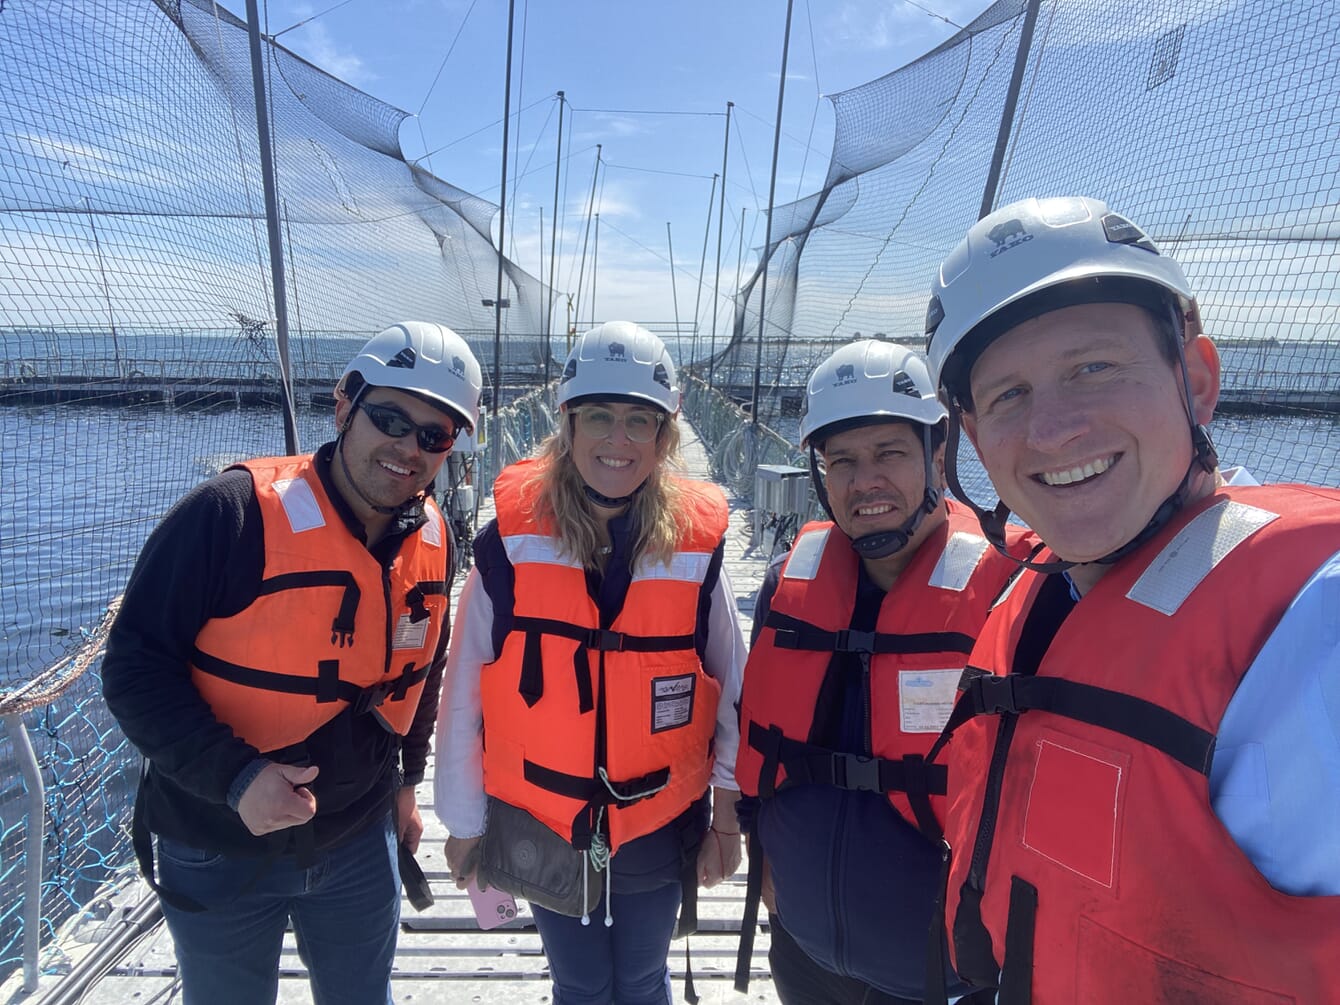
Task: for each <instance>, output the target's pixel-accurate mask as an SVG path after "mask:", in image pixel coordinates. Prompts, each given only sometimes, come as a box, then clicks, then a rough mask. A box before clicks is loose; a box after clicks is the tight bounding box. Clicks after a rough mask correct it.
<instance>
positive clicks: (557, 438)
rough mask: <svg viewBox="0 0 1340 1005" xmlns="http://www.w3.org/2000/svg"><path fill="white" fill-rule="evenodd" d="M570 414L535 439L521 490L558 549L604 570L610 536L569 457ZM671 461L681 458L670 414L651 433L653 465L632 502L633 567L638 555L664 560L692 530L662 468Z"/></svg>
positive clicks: (671, 480)
mask: <svg viewBox="0 0 1340 1005" xmlns="http://www.w3.org/2000/svg"><path fill="white" fill-rule="evenodd" d="M572 414H573V413H572V412H571V411H564V412H563V414H562V416H561V420H560V422H559V426H558V430H557V431H556V432H554V433H552V434H551V435H550V436H549V437H548V438H547V439H545V441H544V442H543V443H542V444H540V449H539V451H538V455H537V463H536V464H535V470H534V473H533V474H532V475H531V477H530V479H529V480H528V482H527V483H526V491H525V493H524V495H525V497H527V498H530V499H533V500H534V507H535V517H536V519H537V520H538V521H539V523H540V525H541V526H543V527H545V528H546V530H547V531H548V533H550V534H552V535H553V537H555V538H557V540H558V543H559V550H560V551H562V552H563V553H564V554H566V555H567V556H569V557H570V558H574V559H577V560H578V561H580V562H581V563H582V566H583V567H584V568H587V569H603V568H604V567H605V556H606V555H607V554H608V551H607V550H606V549H607V547H608V545H609V538H608V535H607V534H606V532H605V528H604V526H603V525H602V524H601V522H600V520H599V519H598V518H597V517H596V512H595V504H594V503H593V502H591V500H590V499H588V498H587V496H586V490H585V486H586V483H585V482H583V481H582V476H581V472H579V471H578V470H577V462H576V461H574V460H573V458H572V425H573V419H572ZM672 466H673V467H682V462H681V460H680V457H679V424H678V423H677V422H676V421H675V417H674V416H673V415H670V416H666V420H665V421H664V422H662V423H661V426H660V429H659V430H658V432H657V435H656V465H655V466H654V467H653V468H652V469H651V474H649V475H648V476H647V480H646V482H644V483H643V485H642V489H641V491H640V492H638V493H637V495H636V496H635V497H634V499H633V503H632V512H633V517H634V526H635V527H636V528H637V540H636V541H635V542H634V544H633V567H634V568H636V567H637V565H638V564H639V563H640V562H641V561H642V560H643V559H648V560H651V561H653V562H669V561H670V557H671V556H672V555H673V554H674V553H675V547H676V544H677V543H678V541H679V540H680V538H681V537H682V536H683V535H684V534H686V533H687V532H688V531H689V530H690V529H691V525H692V516H691V514H689V513H687V512H685V510H684V507H683V506H681V505H680V503H681V496H682V493H681V492H680V489H679V486H677V485H676V484H675V480H674V478H672V477H671V475H670V472H669V471H668V470H667V469H668V468H669V467H672Z"/></svg>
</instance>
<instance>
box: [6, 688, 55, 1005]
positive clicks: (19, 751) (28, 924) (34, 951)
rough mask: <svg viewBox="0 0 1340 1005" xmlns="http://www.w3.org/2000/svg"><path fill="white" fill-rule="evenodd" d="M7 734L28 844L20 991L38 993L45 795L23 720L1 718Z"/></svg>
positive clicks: (18, 715) (21, 718) (13, 717)
mask: <svg viewBox="0 0 1340 1005" xmlns="http://www.w3.org/2000/svg"><path fill="white" fill-rule="evenodd" d="M0 723H3V725H4V727H5V729H6V730H7V731H8V732H9V736H10V742H11V743H12V744H13V746H14V757H15V759H16V760H17V761H18V762H19V774H21V775H22V776H23V787H24V789H25V791H27V793H28V835H27V837H28V840H27V843H26V844H25V846H24V854H23V990H24V991H28V992H31V991H36V990H37V979H38V971H37V958H38V953H39V951H40V950H41V948H42V847H43V845H44V844H45V843H46V791H45V790H44V789H43V787H42V772H41V769H40V768H39V767H38V764H37V755H36V754H34V753H33V745H32V742H31V741H30V740H29V739H28V730H27V729H25V728H24V726H23V716H22V715H20V714H18V713H14V714H13V715H3V716H0Z"/></svg>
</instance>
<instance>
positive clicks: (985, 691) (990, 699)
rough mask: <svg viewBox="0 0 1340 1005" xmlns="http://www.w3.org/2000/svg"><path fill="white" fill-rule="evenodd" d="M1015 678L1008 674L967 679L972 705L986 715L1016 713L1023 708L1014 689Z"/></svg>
mask: <svg viewBox="0 0 1340 1005" xmlns="http://www.w3.org/2000/svg"><path fill="white" fill-rule="evenodd" d="M1017 679H1018V678H1017V677H1015V676H1014V675H1013V674H1010V675H1007V676H1005V677H995V676H983V677H977V678H975V679H974V680H971V681H968V682H967V685H968V694H969V695H970V696H971V697H972V701H973V707H974V708H976V709H977V710H978V711H979V712H984V713H986V714H988V715H999V714H1001V713H1004V714H1006V715H1018V714H1019V713H1020V712H1022V711H1024V709H1023V708H1022V707H1021V706H1020V704H1019V699H1018V695H1017V693H1016V691H1015V682H1016V680H1017Z"/></svg>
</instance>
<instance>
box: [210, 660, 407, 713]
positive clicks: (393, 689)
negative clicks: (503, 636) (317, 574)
mask: <svg viewBox="0 0 1340 1005" xmlns="http://www.w3.org/2000/svg"><path fill="white" fill-rule="evenodd" d="M191 662H192V664H193V665H194V666H195V667H196V669H198V670H199V671H200V672H201V673H207V674H209V675H210V676H211V677H218V678H219V679H220V680H226V681H229V682H231V683H233V684H239V685H241V686H243V687H249V688H254V689H256V690H259V691H278V692H279V693H281V694H305V695H310V696H311V697H313V698H315V699H316V701H317V703H318V704H324V703H326V702H332V701H345V702H348V703H349V704H350V705H351V706H353V710H354V713H355V714H358V715H361V714H363V713H364V712H370V711H372V709H374V708H376V707H377V706H378V705H380V704H381V703H382V702H384V701H386V700H387V699H388V698H390V699H391V700H393V701H400V700H403V699H404V697H405V695H406V694H408V693H409V689H410V688H411V687H413V686H414V685H415V684H418V683H420V682H421V681H423V680H425V679H426V678H427V677H428V666H426V665H425V666H422V667H418V668H416V667H415V666H414V664H413V663H412V662H410V663H406V664H405V666H404V668H403V669H402V670H401V672H400V673H399V674H398V675H397V676H395V677H389V678H387V679H386V680H383V681H379V682H378V683H376V684H373V685H372V686H370V687H359V686H358V685H357V684H354V683H353V682H351V681H347V680H340V677H339V660H321V661H320V662H318V663H317V674H316V676H315V677H304V676H302V675H301V674H286V673H275V672H274V671H272V670H257V669H255V668H254V667H244V666H242V665H241V664H240V663H230V662H228V661H227V660H221V659H219V658H218V657H216V656H211V655H209V654H208V653H205V652H201V651H200V650H199V649H197V650H195V653H194V655H193V656H192V658H191Z"/></svg>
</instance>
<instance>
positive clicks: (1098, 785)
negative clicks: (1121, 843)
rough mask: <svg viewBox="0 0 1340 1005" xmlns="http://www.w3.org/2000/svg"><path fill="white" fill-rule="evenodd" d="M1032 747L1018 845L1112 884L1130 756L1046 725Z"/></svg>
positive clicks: (1082, 873)
mask: <svg viewBox="0 0 1340 1005" xmlns="http://www.w3.org/2000/svg"><path fill="white" fill-rule="evenodd" d="M1034 749H1035V753H1036V758H1037V759H1036V761H1035V763H1034V766H1033V778H1032V780H1031V781H1030V783H1029V787H1028V799H1027V802H1026V804H1025V805H1026V809H1025V811H1024V823H1023V844H1024V847H1026V848H1028V849H1030V850H1031V851H1033V852H1036V853H1037V854H1038V855H1041V856H1042V857H1043V858H1045V859H1047V860H1049V861H1051V862H1054V863H1056V864H1057V865H1059V866H1061V867H1063V868H1065V869H1068V870H1070V871H1071V872H1075V873H1078V874H1079V875H1081V876H1083V877H1085V878H1086V879H1089V880H1092V881H1093V882H1094V883H1097V884H1098V885H1100V886H1102V887H1105V888H1107V889H1109V890H1114V889H1115V888H1116V885H1117V880H1118V876H1117V857H1118V856H1117V851H1118V849H1117V841H1118V838H1117V834H1118V827H1119V822H1120V819H1121V814H1122V804H1123V802H1124V792H1125V784H1124V783H1125V778H1126V776H1127V774H1128V773H1129V771H1130V756H1129V755H1127V754H1122V753H1118V752H1117V751H1114V750H1108V749H1106V748H1104V747H1100V746H1098V745H1097V744H1093V743H1087V742H1085V741H1082V740H1078V739H1075V738H1074V737H1070V736H1066V735H1064V734H1061V733H1057V732H1055V731H1052V730H1047V731H1046V732H1045V733H1044V734H1042V735H1040V736H1039V737H1038V739H1037V740H1036V741H1035V747H1034Z"/></svg>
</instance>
